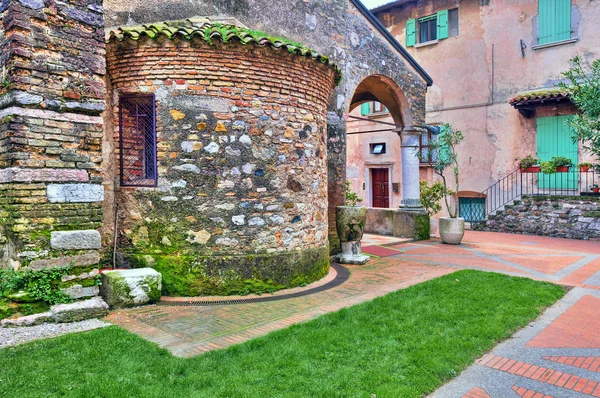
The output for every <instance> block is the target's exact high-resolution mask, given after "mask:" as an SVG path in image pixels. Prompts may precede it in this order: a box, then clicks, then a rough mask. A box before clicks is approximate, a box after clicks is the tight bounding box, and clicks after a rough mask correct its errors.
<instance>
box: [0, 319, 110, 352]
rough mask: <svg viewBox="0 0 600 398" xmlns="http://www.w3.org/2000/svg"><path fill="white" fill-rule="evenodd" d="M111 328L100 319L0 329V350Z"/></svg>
mask: <svg viewBox="0 0 600 398" xmlns="http://www.w3.org/2000/svg"><path fill="white" fill-rule="evenodd" d="M107 326H111V324H110V323H106V322H102V321H100V320H98V319H89V320H87V321H81V322H73V323H44V324H43V325H38V326H28V327H17V328H0V348H4V347H10V346H15V345H18V344H23V343H27V342H29V341H33V340H41V339H47V338H50V337H56V336H60V335H63V334H69V333H77V332H85V331H88V330H93V329H99V328H104V327H107Z"/></svg>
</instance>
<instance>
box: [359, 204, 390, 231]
mask: <svg viewBox="0 0 600 398" xmlns="http://www.w3.org/2000/svg"><path fill="white" fill-rule="evenodd" d="M395 211H396V209H380V208H374V207H373V208H372V207H369V208H367V219H366V221H365V232H366V233H368V234H379V235H392V226H393V224H394V212H395Z"/></svg>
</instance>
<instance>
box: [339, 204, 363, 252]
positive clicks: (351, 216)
mask: <svg viewBox="0 0 600 398" xmlns="http://www.w3.org/2000/svg"><path fill="white" fill-rule="evenodd" d="M335 215H336V219H335V227H336V230H337V233H338V237H339V238H340V242H341V246H342V253H340V254H338V255H337V256H336V261H337V262H339V263H341V264H365V263H366V262H367V261H369V260H370V257H369V256H366V255H364V254H362V253H361V251H360V240H361V239H362V237H363V234H364V231H365V222H366V220H367V208H366V207H353V206H338V207H336V209H335Z"/></svg>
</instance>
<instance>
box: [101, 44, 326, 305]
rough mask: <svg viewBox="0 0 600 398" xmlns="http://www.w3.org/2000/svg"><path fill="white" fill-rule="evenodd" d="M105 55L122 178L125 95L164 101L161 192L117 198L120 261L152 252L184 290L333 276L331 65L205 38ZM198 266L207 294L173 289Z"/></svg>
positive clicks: (128, 191) (118, 48) (168, 278)
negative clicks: (172, 257) (167, 260)
mask: <svg viewBox="0 0 600 398" xmlns="http://www.w3.org/2000/svg"><path fill="white" fill-rule="evenodd" d="M107 59H108V70H109V74H110V79H111V83H112V85H113V88H114V91H113V93H112V94H113V99H112V103H113V105H114V109H113V120H114V125H115V126H116V128H115V132H114V134H115V142H116V143H117V144H116V145H115V147H116V151H115V163H116V164H117V167H116V169H117V173H118V170H119V152H118V146H119V145H118V141H119V127H118V125H119V123H118V116H119V115H118V111H119V109H118V103H119V101H118V98H119V96H120V95H123V94H135V93H154V94H155V97H156V118H157V119H156V130H157V140H158V144H157V147H158V172H159V178H158V187H157V188H130V187H120V188H119V191H118V192H117V193H116V195H115V197H116V200H117V202H118V203H119V206H120V208H121V212H120V230H119V233H120V236H119V237H120V241H119V242H120V246H119V250H120V251H121V252H122V253H123V254H125V255H126V256H127V255H128V254H142V255H146V256H147V255H152V256H154V257H155V260H153V261H154V262H153V263H152V264H151V265H152V266H154V267H155V268H157V269H159V271H161V272H163V275H164V282H165V286H166V290H167V293H177V294H202V293H215V292H216V293H223V292H226V291H225V290H223V286H222V284H219V283H217V282H215V280H216V279H219V280H221V279H222V278H223V275H225V274H228V273H229V274H230V275H231V278H234V279H235V278H241V279H259V280H262V281H264V280H272V281H274V282H275V284H282V285H290V283H291V282H292V280H293V279H294V278H297V277H300V279H302V280H303V281H306V279H303V278H304V277H306V278H310V279H311V280H312V279H314V278H316V277H319V276H322V274H323V271H325V272H326V270H327V265H328V237H327V202H328V201H327V153H326V108H327V103H328V101H329V93H330V91H331V90H332V88H333V86H334V69H333V68H331V67H329V66H327V65H324V64H322V63H320V62H318V61H316V60H313V59H312V58H310V57H303V56H299V55H294V54H289V53H288V52H287V51H285V50H274V49H272V48H270V47H259V46H256V45H247V46H244V45H240V44H235V43H230V44H218V43H213V44H212V45H209V44H208V43H206V42H205V41H204V40H203V39H199V38H197V39H193V40H191V41H187V40H183V39H175V40H166V39H157V40H151V39H145V40H140V41H133V40H130V39H128V40H126V41H124V42H117V41H113V42H111V43H109V47H108V57H107ZM116 180H118V176H117V178H116ZM155 253H161V254H166V253H176V254H177V255H179V256H184V257H185V256H187V259H186V260H185V261H184V263H185V264H186V267H187V268H186V269H187V271H181V273H180V274H178V275H177V276H172V275H173V273H174V272H175V273H177V272H179V271H180V270H179V269H177V268H176V261H172V262H171V265H170V266H171V267H172V269H170V270H164V269H162V268H161V259H160V258H159V257H160V255H158V256H157V255H155ZM302 256H305V257H303V258H301V257H302ZM315 256H316V257H315ZM130 258H131V256H130ZM199 258H200V259H202V260H200V263H198V261H199V260H198V259H199ZM190 262H192V263H194V264H195V266H196V267H197V268H198V269H199V270H198V274H197V275H196V276H194V277H193V278H192V279H194V280H195V281H196V285H197V286H199V285H202V283H200V282H201V280H202V278H204V277H206V276H207V275H208V279H209V281H208V282H206V283H205V285H206V284H208V285H210V286H209V287H206V286H204V287H202V288H199V287H196V288H192V289H187V290H186V289H179V290H177V291H173V290H169V289H176V287H175V285H176V280H177V278H179V277H181V278H184V277H186V278H188V279H189V277H190V275H189V274H190V273H192V274H193V273H194V271H192V269H193V268H194V267H190V266H189V263H190ZM166 266H167V267H169V265H166ZM315 267H317V268H318V270H316V271H315ZM315 272H316V273H315ZM200 274H202V275H200ZM300 279H297V281H296V282H294V283H298V281H299V280H300ZM217 285H218V286H217Z"/></svg>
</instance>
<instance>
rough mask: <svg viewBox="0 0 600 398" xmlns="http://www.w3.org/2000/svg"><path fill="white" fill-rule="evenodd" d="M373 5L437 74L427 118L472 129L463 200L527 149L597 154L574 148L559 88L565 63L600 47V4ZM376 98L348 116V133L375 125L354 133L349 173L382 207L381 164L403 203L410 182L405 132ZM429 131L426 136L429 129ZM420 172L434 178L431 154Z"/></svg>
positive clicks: (573, 0)
mask: <svg viewBox="0 0 600 398" xmlns="http://www.w3.org/2000/svg"><path fill="white" fill-rule="evenodd" d="M372 11H373V13H374V14H375V15H376V16H377V18H378V19H379V20H380V21H381V22H382V23H383V25H384V26H385V27H386V28H387V29H388V30H389V31H390V32H391V33H392V35H393V36H394V37H395V38H396V39H397V40H398V41H399V42H400V43H402V44H403V45H405V46H406V48H407V50H408V51H409V53H410V54H411V55H412V56H413V57H414V58H415V59H416V60H417V62H419V64H420V65H422V66H423V68H424V69H426V70H427V71H428V73H429V74H430V75H431V76H432V78H433V81H434V83H433V85H432V86H431V87H429V89H428V93H427V113H426V121H427V123H428V124H432V125H435V124H442V123H450V124H451V125H452V126H453V127H454V128H455V129H458V130H461V131H463V132H464V134H465V136H466V139H465V141H464V142H463V143H462V144H461V146H460V164H461V172H462V176H461V187H460V190H459V192H458V195H457V196H458V198H459V200H460V198H472V197H474V196H477V195H479V193H481V192H483V191H485V190H486V189H487V188H488V187H489V186H490V185H492V184H494V183H495V182H496V181H498V180H500V179H502V178H503V177H504V176H506V175H508V174H510V173H511V172H513V171H515V170H516V169H517V168H518V163H519V160H520V159H521V158H523V157H525V156H526V155H529V154H531V155H533V156H536V155H537V156H538V157H541V158H542V160H548V159H547V158H548V157H550V156H563V155H567V156H569V157H571V158H572V160H573V161H574V163H575V164H576V163H580V162H583V161H593V159H590V157H589V155H587V154H586V153H584V151H583V150H582V148H581V147H580V146H579V147H577V145H575V148H574V149H573V148H571V149H569V148H568V147H569V145H573V144H571V143H570V137H569V136H570V134H567V133H565V131H564V129H566V126H565V125H564V123H563V122H564V119H565V118H568V115H572V114H574V113H575V112H576V109H575V108H574V107H573V106H572V104H571V103H570V102H569V101H568V99H565V98H564V97H562V96H561V95H558V94H557V93H556V91H554V90H551V89H552V88H554V87H556V86H557V84H558V83H559V82H561V81H563V80H564V76H563V75H562V72H564V71H566V70H568V69H569V66H570V60H571V59H572V58H573V57H575V56H577V55H579V56H580V57H581V58H583V60H584V62H586V63H591V61H592V60H594V59H597V58H599V57H600V34H599V33H600V25H598V23H597V21H598V20H599V19H600V7H599V6H598V5H597V4H595V3H594V2H590V1H588V0H553V1H547V0H492V1H490V0H479V1H477V0H451V1H450V0H443V1H431V0H429V1H406V0H400V1H396V2H393V3H389V4H387V5H384V6H381V7H378V8H376V9H374V10H372ZM549 89H550V90H549ZM532 90H533V93H530V92H529V91H532ZM511 100H512V101H511ZM374 108H375V106H373V104H371V105H370V106H369V109H367V106H366V105H363V107H362V108H361V109H355V110H354V112H353V113H352V114H351V116H350V121H349V123H348V125H349V126H350V129H349V132H350V133H359V132H368V133H364V134H351V135H348V156H347V167H348V180H349V181H350V183H351V187H352V189H353V190H354V191H355V192H357V193H358V194H359V195H360V196H361V197H362V198H363V200H364V204H365V205H366V206H369V207H380V206H374V204H376V203H374V199H373V198H374V197H378V196H379V193H378V189H379V188H377V186H376V184H374V182H375V179H374V175H373V169H387V170H388V179H389V192H388V194H389V200H388V201H389V207H397V206H398V204H399V203H400V200H401V194H400V193H401V192H402V190H401V189H397V192H396V190H395V189H393V188H397V187H401V185H402V181H401V172H402V170H401V162H400V160H401V159H400V139H399V137H398V136H397V134H395V133H393V132H392V131H391V129H392V128H393V126H390V125H385V124H381V123H377V122H381V121H382V122H391V118H389V117H387V115H386V114H385V112H375V109H374ZM353 116H354V117H362V118H365V119H369V121H367V120H362V119H356V118H353ZM549 125H553V126H554V128H549V127H548V126H549ZM386 128H389V129H390V130H389V131H376V132H369V131H374V130H384V129H386ZM422 141H423V144H424V145H425V146H426V144H427V138H425V139H422ZM548 142H552V145H550V146H549V145H548ZM378 143H385V144H386V147H385V154H377V153H373V151H372V149H373V147H374V145H373V144H378ZM425 150H426V149H425ZM420 172H421V179H422V180H426V181H429V182H432V181H434V180H435V178H436V177H435V175H434V173H433V172H432V170H431V169H430V168H429V167H427V165H426V164H422V165H421V168H420ZM377 173H378V172H376V174H377ZM375 177H377V175H376V176H375ZM379 190H380V189H379ZM378 203H379V202H378ZM378 203H377V204H378Z"/></svg>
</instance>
